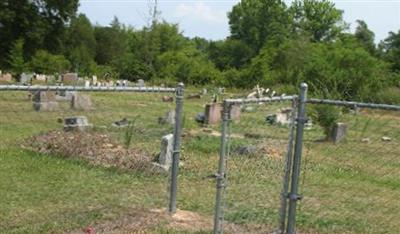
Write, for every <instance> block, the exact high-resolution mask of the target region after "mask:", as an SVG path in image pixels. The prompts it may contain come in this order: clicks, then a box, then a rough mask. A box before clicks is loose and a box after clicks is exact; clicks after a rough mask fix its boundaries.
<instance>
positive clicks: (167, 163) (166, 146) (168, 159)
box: [158, 134, 174, 170]
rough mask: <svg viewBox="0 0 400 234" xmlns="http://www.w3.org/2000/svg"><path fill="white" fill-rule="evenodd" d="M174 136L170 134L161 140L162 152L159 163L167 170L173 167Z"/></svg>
mask: <svg viewBox="0 0 400 234" xmlns="http://www.w3.org/2000/svg"><path fill="white" fill-rule="evenodd" d="M173 143H174V135H173V134H168V135H166V136H164V137H163V138H162V139H161V152H160V157H159V158H158V163H159V164H160V165H161V166H162V167H163V168H164V169H165V170H169V168H170V167H171V166H172V152H173Z"/></svg>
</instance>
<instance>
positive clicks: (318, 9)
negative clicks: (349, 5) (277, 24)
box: [290, 0, 347, 42]
mask: <svg viewBox="0 0 400 234" xmlns="http://www.w3.org/2000/svg"><path fill="white" fill-rule="evenodd" d="M290 12H291V15H292V17H293V30H294V32H296V33H297V34H303V35H309V36H310V38H311V40H312V41H316V42H319V41H331V40H333V39H335V37H336V36H338V35H339V34H340V33H341V32H342V31H343V30H344V29H345V28H346V27H347V26H346V24H345V23H344V21H343V11H341V10H338V9H336V8H335V4H334V3H332V2H331V1H328V0H322V1H319V0H301V1H300V0H295V1H294V2H293V4H292V6H291V7H290Z"/></svg>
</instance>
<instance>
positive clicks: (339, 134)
mask: <svg viewBox="0 0 400 234" xmlns="http://www.w3.org/2000/svg"><path fill="white" fill-rule="evenodd" d="M346 134H347V124H345V123H336V124H335V126H334V127H333V131H332V135H331V139H332V141H333V142H334V143H335V144H338V143H339V142H341V141H342V140H343V139H344V138H345V137H346Z"/></svg>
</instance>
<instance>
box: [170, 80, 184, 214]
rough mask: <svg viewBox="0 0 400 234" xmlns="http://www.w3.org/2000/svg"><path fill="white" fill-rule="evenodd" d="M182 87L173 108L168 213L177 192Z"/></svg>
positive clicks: (181, 85)
mask: <svg viewBox="0 0 400 234" xmlns="http://www.w3.org/2000/svg"><path fill="white" fill-rule="evenodd" d="M183 93H184V85H183V83H179V84H178V87H177V88H176V108H175V128H174V148H173V153H172V169H171V184H170V197H169V199H170V200H169V206H168V212H170V213H175V212H176V196H177V190H178V171H179V157H180V147H181V131H182V110H183Z"/></svg>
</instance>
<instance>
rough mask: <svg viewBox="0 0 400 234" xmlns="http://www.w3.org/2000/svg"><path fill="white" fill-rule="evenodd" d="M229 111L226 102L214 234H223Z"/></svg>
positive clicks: (223, 114) (217, 176)
mask: <svg viewBox="0 0 400 234" xmlns="http://www.w3.org/2000/svg"><path fill="white" fill-rule="evenodd" d="M229 109H230V105H229V103H228V102H226V101H224V103H223V109H222V124H221V145H220V152H219V162H218V173H217V175H216V180H217V192H216V195H215V213H214V233H215V234H216V233H222V232H223V229H222V222H223V215H222V213H223V210H222V203H223V202H222V199H223V193H224V190H225V186H226V184H225V182H226V181H225V179H226V177H225V166H226V165H225V162H226V161H225V160H226V148H227V143H228V139H227V132H228V128H229Z"/></svg>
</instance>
